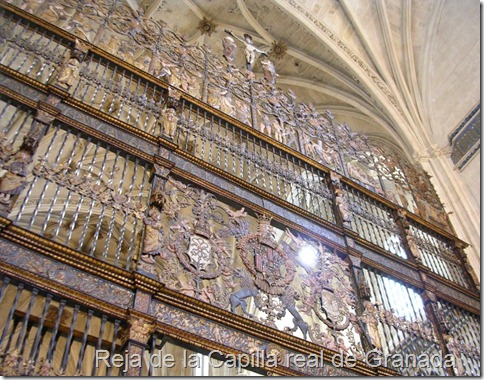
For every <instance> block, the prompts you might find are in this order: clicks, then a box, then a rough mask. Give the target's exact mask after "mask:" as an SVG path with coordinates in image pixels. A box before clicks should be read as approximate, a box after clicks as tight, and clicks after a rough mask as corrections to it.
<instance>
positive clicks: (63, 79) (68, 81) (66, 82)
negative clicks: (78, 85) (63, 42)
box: [57, 57, 80, 89]
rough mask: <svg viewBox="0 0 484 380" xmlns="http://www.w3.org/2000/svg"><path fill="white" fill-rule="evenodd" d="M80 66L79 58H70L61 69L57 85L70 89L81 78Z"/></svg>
mask: <svg viewBox="0 0 484 380" xmlns="http://www.w3.org/2000/svg"><path fill="white" fill-rule="evenodd" d="M79 65H80V62H79V60H78V59H77V58H75V57H70V58H69V59H68V60H67V61H66V62H64V63H63V64H62V66H61V67H60V70H59V74H58V75H57V83H58V84H60V85H63V86H65V87H67V88H68V89H69V88H70V87H71V86H72V84H73V83H74V81H75V80H76V79H77V77H78V76H79Z"/></svg>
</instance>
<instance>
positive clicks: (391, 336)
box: [363, 267, 446, 376]
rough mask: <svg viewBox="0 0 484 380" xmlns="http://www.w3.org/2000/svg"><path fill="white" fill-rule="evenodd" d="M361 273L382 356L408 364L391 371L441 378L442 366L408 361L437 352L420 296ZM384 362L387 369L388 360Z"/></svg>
mask: <svg viewBox="0 0 484 380" xmlns="http://www.w3.org/2000/svg"><path fill="white" fill-rule="evenodd" d="M363 273H364V277H365V280H366V282H367V284H369V287H370V293H371V302H372V303H373V304H374V305H376V307H375V312H374V314H375V316H376V318H377V319H378V332H379V335H380V342H381V346H382V347H381V349H382V352H383V357H387V358H392V355H395V354H400V355H402V356H403V358H404V363H407V364H409V365H408V366H404V367H403V368H394V369H395V370H397V371H400V372H401V373H402V374H403V375H406V376H432V375H433V376H435V375H437V376H444V375H445V374H446V372H445V370H444V368H442V367H440V368H438V367H436V368H419V366H418V365H412V364H413V362H411V359H412V356H411V355H414V356H415V357H417V358H418V357H419V356H420V355H428V356H429V357H430V356H431V355H434V354H438V353H439V351H440V347H439V344H438V341H437V339H436V338H435V334H434V331H433V328H432V324H431V322H430V321H429V320H428V318H427V315H426V313H425V308H424V304H423V300H422V298H421V297H420V294H419V293H418V292H417V291H416V290H415V289H413V288H411V287H409V286H407V285H405V284H402V283H401V282H399V281H397V280H395V279H393V278H391V277H390V276H388V275H386V274H383V273H380V272H378V271H376V270H374V269H373V268H370V267H366V268H363ZM407 359H408V362H407V361H405V360H407ZM387 363H388V364H389V366H390V367H391V364H392V360H391V359H390V360H387Z"/></svg>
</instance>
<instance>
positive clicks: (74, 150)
mask: <svg viewBox="0 0 484 380" xmlns="http://www.w3.org/2000/svg"><path fill="white" fill-rule="evenodd" d="M80 135H81V133H80V132H77V136H76V139H75V141H74V143H73V146H72V149H71V154H70V156H69V159H68V160H67V165H68V166H70V165H71V163H72V159H73V158H74V155H75V153H76V147H77V145H78V143H79V139H80ZM61 189H63V187H62V186H60V185H57V189H56V190H55V194H54V196H53V197H52V201H51V203H50V207H49V210H48V211H47V215H46V217H45V221H44V224H43V225H42V229H41V230H40V234H41V235H44V232H45V230H46V228H47V225H48V223H49V220H50V217H51V215H52V210H53V208H54V205H55V204H56V202H57V197H58V196H59V193H60V191H61ZM69 194H70V191H69ZM68 203H69V202H68V200H66V201H65V202H64V207H63V209H62V212H61V215H60V216H59V218H58V221H57V226H56V228H55V229H54V234H53V236H52V238H51V239H52V240H55V238H56V236H57V234H58V233H59V230H60V226H61V224H62V220H63V219H64V215H65V213H66V209H67V205H68Z"/></svg>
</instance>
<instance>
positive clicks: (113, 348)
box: [106, 319, 121, 376]
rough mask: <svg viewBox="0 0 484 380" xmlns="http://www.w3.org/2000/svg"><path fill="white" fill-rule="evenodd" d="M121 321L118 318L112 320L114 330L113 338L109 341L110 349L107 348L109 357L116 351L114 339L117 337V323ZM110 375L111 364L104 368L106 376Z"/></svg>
mask: <svg viewBox="0 0 484 380" xmlns="http://www.w3.org/2000/svg"><path fill="white" fill-rule="evenodd" d="M120 323H121V321H119V319H116V320H115V321H114V331H113V339H112V341H111V349H110V350H109V357H110V358H112V357H113V355H114V354H115V352H116V340H117V339H118V330H119V324H120ZM110 375H111V366H109V367H108V368H107V370H106V376H110Z"/></svg>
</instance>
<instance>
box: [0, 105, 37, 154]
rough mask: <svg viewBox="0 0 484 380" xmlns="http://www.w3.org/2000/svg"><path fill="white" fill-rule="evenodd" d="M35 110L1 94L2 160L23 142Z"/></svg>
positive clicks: (0, 148) (0, 137) (0, 144)
mask: <svg viewBox="0 0 484 380" xmlns="http://www.w3.org/2000/svg"><path fill="white" fill-rule="evenodd" d="M34 114H35V110H33V109H31V108H28V107H25V106H23V105H20V104H19V103H17V102H16V101H15V100H12V99H10V98H7V97H5V96H3V95H0V162H2V163H5V162H6V161H8V159H9V157H10V156H11V155H12V154H13V152H15V151H16V150H17V149H18V148H19V147H20V145H21V144H22V141H23V138H24V136H25V135H26V134H27V133H28V132H29V130H30V127H31V126H32V123H33V121H34V118H33V115H34Z"/></svg>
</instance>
